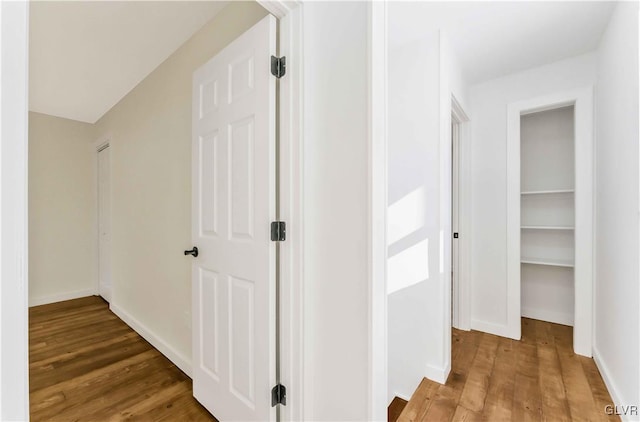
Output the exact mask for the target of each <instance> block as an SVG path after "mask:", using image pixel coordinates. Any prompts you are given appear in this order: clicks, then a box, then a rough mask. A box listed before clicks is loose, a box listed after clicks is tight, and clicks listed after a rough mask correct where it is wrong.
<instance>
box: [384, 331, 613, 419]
mask: <svg viewBox="0 0 640 422" xmlns="http://www.w3.org/2000/svg"><path fill="white" fill-rule="evenodd" d="M452 342H453V345H452V370H451V374H450V375H449V379H448V380H447V383H446V384H445V385H441V384H438V383H435V382H433V381H429V380H427V379H426V378H425V379H423V380H422V383H421V384H420V386H419V387H418V389H417V390H416V391H415V393H414V394H413V396H412V397H411V400H410V401H409V402H408V403H407V404H406V406H404V409H403V410H402V411H401V413H400V414H399V415H398V414H397V406H398V404H396V405H395V406H394V411H393V413H392V409H391V406H390V407H389V421H391V422H395V421H396V420H397V421H398V422H409V421H438V422H440V421H491V422H494V421H495V422H498V421H514V422H525V421H543V420H544V421H616V420H619V418H618V417H617V416H607V415H606V414H605V412H604V407H605V406H606V405H608V404H612V400H611V396H610V395H609V393H608V391H607V389H606V387H605V385H604V382H603V380H602V377H601V376H600V373H599V372H598V368H597V367H596V365H595V363H594V362H593V359H589V358H585V357H582V356H578V355H575V354H574V353H573V349H572V343H573V329H572V328H571V327H567V326H564V325H557V324H552V323H548V322H543V321H537V320H533V319H527V318H523V319H522V340H521V341H515V340H510V339H507V338H503V337H498V336H494V335H491V334H486V333H481V332H478V331H469V332H467V331H459V330H455V329H454V330H453V334H452ZM394 402H395V400H394ZM392 404H393V403H392Z"/></svg>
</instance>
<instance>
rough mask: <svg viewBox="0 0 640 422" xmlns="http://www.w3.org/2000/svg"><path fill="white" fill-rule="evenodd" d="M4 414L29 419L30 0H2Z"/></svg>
mask: <svg viewBox="0 0 640 422" xmlns="http://www.w3.org/2000/svg"><path fill="white" fill-rule="evenodd" d="M0 30H1V34H0V76H1V77H0V140H1V142H0V234H1V235H2V238H1V243H0V279H1V280H2V282H1V283H0V343H1V344H2V348H1V350H0V357H1V359H0V380H1V384H0V419H2V420H28V419H29V344H28V342H29V329H28V315H29V314H28V297H29V284H28V279H29V276H28V275H29V264H28V263H29V249H28V244H29V237H28V221H29V214H28V192H27V190H28V144H29V140H28V116H29V111H28V98H29V94H28V92H29V43H28V38H29V37H28V35H29V3H28V2H1V3H0Z"/></svg>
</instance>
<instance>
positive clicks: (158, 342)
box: [109, 303, 193, 378]
mask: <svg viewBox="0 0 640 422" xmlns="http://www.w3.org/2000/svg"><path fill="white" fill-rule="evenodd" d="M109 308H110V309H111V312H113V313H114V314H116V315H117V316H118V317H119V318H120V319H121V320H123V321H124V322H125V323H127V325H128V326H129V327H131V328H132V329H133V330H134V331H136V332H137V333H138V334H140V335H141V336H142V337H143V338H144V339H145V340H147V341H148V342H149V343H151V345H152V346H153V347H155V348H156V349H158V351H159V352H160V353H162V354H163V355H165V356H166V357H167V359H169V360H170V361H171V362H173V363H174V364H175V365H176V366H177V367H178V368H180V369H181V370H182V372H184V373H185V374H187V375H188V376H189V378H193V375H192V372H191V359H188V358H187V357H186V356H184V355H183V354H181V353H179V352H177V351H176V350H175V349H174V348H173V347H171V346H170V345H169V344H167V343H166V342H165V341H164V340H162V339H161V338H160V337H159V336H157V335H156V334H155V333H153V332H152V331H151V330H149V329H148V328H147V327H145V326H144V324H142V323H141V322H140V321H138V320H137V319H135V318H134V317H133V316H132V315H131V314H129V313H128V312H127V311H125V310H123V309H122V308H120V307H118V305H115V304H113V303H111V305H110V306H109Z"/></svg>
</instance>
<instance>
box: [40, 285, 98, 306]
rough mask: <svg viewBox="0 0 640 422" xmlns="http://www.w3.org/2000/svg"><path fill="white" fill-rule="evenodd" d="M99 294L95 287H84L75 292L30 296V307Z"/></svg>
mask: <svg viewBox="0 0 640 422" xmlns="http://www.w3.org/2000/svg"><path fill="white" fill-rule="evenodd" d="M97 294H98V293H97V292H96V290H95V289H84V290H76V291H73V292H64V293H58V294H55V295H49V296H39V297H30V298H29V307H31V306H40V305H48V304H50V303H56V302H62V301H65V300H71V299H79V298H81V297H87V296H95V295H97Z"/></svg>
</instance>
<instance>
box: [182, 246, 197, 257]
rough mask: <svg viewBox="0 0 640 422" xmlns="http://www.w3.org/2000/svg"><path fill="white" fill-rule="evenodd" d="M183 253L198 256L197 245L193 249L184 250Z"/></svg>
mask: <svg viewBox="0 0 640 422" xmlns="http://www.w3.org/2000/svg"><path fill="white" fill-rule="evenodd" d="M184 254H185V255H191V256H193V257H194V258H197V257H198V247H197V246H194V247H193V249H191V250H190V251H184Z"/></svg>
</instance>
